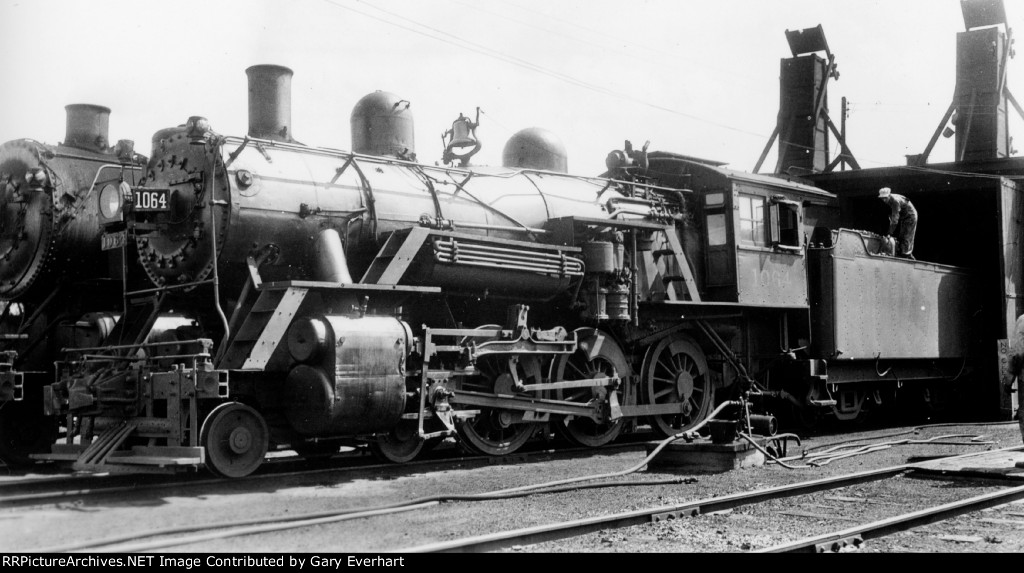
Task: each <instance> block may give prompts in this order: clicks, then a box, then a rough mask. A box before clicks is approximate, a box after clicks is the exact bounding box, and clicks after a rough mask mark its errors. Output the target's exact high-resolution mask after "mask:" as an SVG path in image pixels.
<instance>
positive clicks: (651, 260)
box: [637, 225, 700, 302]
mask: <svg viewBox="0 0 1024 573" xmlns="http://www.w3.org/2000/svg"><path fill="white" fill-rule="evenodd" d="M652 239H653V245H652V248H651V250H649V251H642V254H640V257H639V258H640V259H641V262H642V263H643V264H642V266H641V269H640V276H639V277H637V278H638V280H640V281H641V284H642V285H643V286H644V291H643V292H646V293H648V294H649V295H651V296H655V295H658V294H659V293H664V296H665V299H666V300H668V301H681V300H689V301H694V302H699V301H700V291H699V290H698V288H697V282H696V281H695V280H694V277H693V271H692V270H691V269H690V263H689V261H688V260H687V258H686V253H685V251H684V250H683V245H682V242H681V241H680V240H679V235H678V234H677V232H676V228H675V227H674V226H672V225H666V226H665V227H663V228H662V229H661V230H660V231H658V232H655V233H653V236H652ZM638 254H639V253H638Z"/></svg>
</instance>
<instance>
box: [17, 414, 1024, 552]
mask: <svg viewBox="0 0 1024 573" xmlns="http://www.w3.org/2000/svg"><path fill="white" fill-rule="evenodd" d="M899 432H909V429H907V428H903V429H883V430H872V431H864V432H859V433H856V434H852V435H851V434H848V435H845V436H843V437H842V438H837V437H831V436H826V435H822V436H815V437H809V438H805V439H804V441H803V444H802V446H801V448H796V447H795V446H793V445H791V447H790V451H789V454H791V455H792V454H793V453H794V451H796V450H798V449H808V448H813V447H814V446H817V445H821V444H829V443H833V442H837V441H839V440H840V439H842V440H848V439H857V440H861V441H863V442H870V443H883V442H894V441H897V440H904V439H910V438H915V439H921V438H930V437H934V436H939V435H949V434H967V435H971V436H976V435H982V436H984V438H983V439H984V440H985V441H989V442H992V443H991V444H985V445H945V444H917V445H912V446H911V445H892V447H889V448H886V449H882V450H880V451H875V452H872V453H868V454H864V455H860V456H856V457H851V458H847V459H842V460H837V461H835V462H832V463H830V464H828V465H825V466H822V467H816V468H804V469H793V470H789V469H785V468H782V467H780V466H778V465H775V464H768V465H764V466H759V467H748V468H743V469H739V470H734V471H729V472H724V473H697V472H680V471H678V470H670V469H666V468H663V467H651V468H645V469H643V470H641V471H639V472H636V473H634V474H632V475H629V476H626V477H622V478H616V479H629V480H658V479H664V478H670V477H688V478H693V479H692V480H689V481H690V482H691V483H684V484H675V485H651V486H643V487H639V486H633V487H615V488H603V489H586V490H577V491H572V492H565V493H557V494H542V495H534V496H530V497H524V498H517V499H506V500H495V501H487V502H454V503H443V504H440V505H436V506H433V507H429V508H426V509H419V510H415V511H409V512H403V513H399V514H392V515H388V516H379V517H370V518H364V519H358V520H348V521H341V522H336V523H329V524H323V525H317V526H313V527H303V528H299V529H289V530H283V531H276V532H273V533H261V534H252V535H245V536H240V537H230V538H224V539H208V540H205V541H200V542H193V543H189V544H186V545H179V546H174V547H167V548H152V549H146V548H145V547H141V546H135V549H140V547H141V550H144V551H171V552H196V553H209V552H225V551H227V552H241V553H273V552H297V553H306V552H310V553H321V554H323V553H335V552H340V553H348V552H387V551H400V550H405V549H410V548H415V547H418V546H421V545H424V544H429V543H435V542H441V541H446V540H452V539H458V538H462V537H467V536H471V535H479V534H482V533H490V532H495V531H505V530H512V529H518V528H522V527H529V526H534V525H542V524H549V523H553V522H558V521H564V520H571V519H580V518H584V517H593V516H598V515H607V514H615V513H621V512H624V511H629V510H636V509H644V508H649V507H655V506H667V505H672V504H680V503H684V502H687V501H693V500H698V499H705V498H710V497H714V496H721V495H724V494H729V493H736V492H744V491H750V490H754V489H760V488H767V487H772V486H776V485H781V484H786V483H795V482H801V481H808V480H812V479H819V478H822V477H826V476H835V475H842V474H848V473H853V472H857V471H864V470H869V469H876V468H883V467H890V466H896V465H900V464H904V463H906V462H907V461H908V460H910V459H912V458H913V459H917V458H929V457H934V456H946V455H956V454H963V453H971V452H979V451H985V450H992V449H998V448H1005V447H1010V446H1017V445H1020V444H1021V436H1020V433H1019V431H1018V428H1017V426H1016V425H1015V424H1001V425H988V426H960V427H941V428H939V427H936V428H925V429H922V430H919V431H918V432H916V433H904V434H903V435H899V436H893V434H896V433H899ZM958 440H963V441H966V440H965V439H964V438H958ZM645 457H646V450H644V449H642V448H634V449H627V450H618V451H609V452H602V453H594V454H590V455H586V456H582V457H565V456H561V455H542V456H538V457H531V458H529V459H528V460H527V461H520V462H518V463H507V464H506V463H494V464H488V463H480V462H470V461H464V462H457V463H455V465H453V466H447V467H445V468H444V469H437V466H435V465H430V466H419V465H410V466H405V467H399V468H389V469H374V470H358V471H347V472H343V471H333V472H332V471H326V472H317V473H311V474H306V475H299V476H288V477H282V478H280V479H275V480H270V481H268V480H261V481H253V482H252V483H247V482H244V481H241V482H236V483H230V484H227V485H223V484H221V485H217V486H208V487H203V488H198V489H197V488H195V487H187V488H186V487H183V488H181V489H180V490H158V491H156V492H139V493H138V494H137V495H120V496H116V497H115V496H112V497H108V498H86V499H83V500H81V501H79V502H70V503H62V504H59V505H56V506H54V505H50V506H40V507H34V508H6V509H0V532H2V535H0V552H6V553H9V552H22V551H34V550H38V549H42V548H48V547H49V548H52V547H55V546H63V545H66V544H69V543H72V542H78V541H83V540H97V539H104V538H109V537H111V536H113V535H122V534H130V533H133V532H134V533H136V534H137V533H138V532H140V531H145V530H149V529H153V528H156V527H171V526H182V525H188V524H197V523H219V522H224V521H228V520H237V519H250V518H253V517H257V516H267V515H273V516H278V517H290V516H295V515H298V514H306V513H313V512H324V511H328V510H338V509H347V508H361V507H368V506H374V505H380V504H385V503H393V502H395V501H405V500H410V499H415V498H418V497H422V496H428V495H435V494H440V493H447V494H461V493H476V492H488V491H496V490H500V489H505V488H511V487H518V486H523V485H531V484H537V483H546V482H550V481H555V480H561V479H565V478H570V477H578V476H591V475H598V474H606V473H609V472H618V471H623V470H626V469H628V468H631V467H633V466H635V465H637V464H638V463H640V462H641V461H642V460H643V459H644V458H645ZM793 463H794V464H799V463H800V462H793ZM1021 483H1024V482H1020V481H1018V482H1009V481H995V480H978V479H971V480H965V479H950V478H943V479H936V478H934V477H933V478H930V479H922V478H919V477H912V476H911V475H906V476H904V477H898V478H892V479H887V480H883V481H879V482H873V483H868V484H861V485H857V486H851V487H847V488H844V489H842V490H832V491H827V492H819V493H816V494H813V495H810V496H805V497H801V498H791V499H784V500H777V501H771V502H766V503H762V504H758V505H754V506H745V507H739V508H735V509H733V510H731V511H726V512H720V513H717V514H707V515H700V516H697V517H693V518H684V519H679V520H673V521H663V522H660V523H653V524H649V525H644V526H635V527H630V528H625V529H616V530H607V531H601V532H597V533H594V534H588V535H584V536H581V537H578V538H574V539H570V540H561V541H558V542H550V543H543V544H537V545H530V546H523V547H514V548H511V549H509V550H508V551H511V552H552V553H554V552H588V553H593V552H742V551H748V550H755V549H760V548H765V547H770V546H773V545H776V544H778V543H782V542H784V541H792V540H796V539H802V538H805V537H808V536H811V535H816V534H820V533H826V532H832V531H836V530H840V529H844V528H847V527H850V526H852V525H856V524H860V523H866V522H869V521H875V520H878V519H882V518H885V517H889V516H892V515H897V514H901V513H905V512H908V511H912V510H914V509H919V508H923V507H928V506H934V505H938V504H940V503H947V502H950V501H955V500H961V499H965V498H968V497H972V496H975V495H979V494H981V493H985V492H990V491H996V490H998V489H1002V488H1005V487H1008V486H1010V485H1019V484H1021ZM858 550H859V551H862V552H1020V551H1024V504H1009V505H1005V506H1002V507H999V508H993V509H990V510H986V511H982V512H977V513H974V514H969V515H965V516H960V517H957V518H954V519H951V520H948V521H944V522H941V523H935V524H930V525H928V526H924V527H919V528H915V529H913V530H910V531H907V532H903V533H899V534H896V535H893V536H890V537H887V538H885V539H879V540H870V541H868V542H867V543H866V544H865V545H864V546H862V547H861V548H860V549H858Z"/></svg>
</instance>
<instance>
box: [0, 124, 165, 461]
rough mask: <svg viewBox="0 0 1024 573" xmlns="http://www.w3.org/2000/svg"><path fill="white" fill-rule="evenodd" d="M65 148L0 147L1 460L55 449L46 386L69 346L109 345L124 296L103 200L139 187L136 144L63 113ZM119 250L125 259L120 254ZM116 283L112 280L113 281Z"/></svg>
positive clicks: (26, 143) (18, 143) (24, 143)
mask: <svg viewBox="0 0 1024 573" xmlns="http://www.w3.org/2000/svg"><path fill="white" fill-rule="evenodd" d="M66 112H67V131H66V134H65V138H64V141H63V143H61V144H58V145H48V144H44V143H40V142H38V141H34V140H31V139H17V140H12V141H8V142H6V143H3V144H2V145H0V261H2V263H0V356H2V358H0V403H4V407H3V409H2V412H0V459H3V460H4V461H5V462H7V463H18V462H23V461H27V454H28V453H30V452H32V451H38V450H39V448H40V447H44V446H47V445H48V443H47V442H48V441H49V440H50V439H51V438H52V435H51V434H52V429H53V428H52V426H53V424H51V423H50V422H49V421H46V420H44V419H43V418H42V417H41V410H40V408H39V404H40V400H41V396H42V394H41V393H42V387H43V385H44V384H45V383H46V382H49V381H51V380H52V374H53V367H52V364H53V356H54V355H55V354H56V353H57V352H58V351H59V349H60V348H63V347H73V346H76V345H86V346H91V345H95V344H98V343H100V342H102V341H103V339H104V337H105V336H106V334H107V333H108V332H109V331H110V329H111V328H112V325H113V322H114V320H115V317H114V315H113V314H112V312H114V311H116V309H117V308H119V307H120V297H119V296H118V295H116V294H114V293H113V292H111V290H110V289H112V288H114V289H117V288H119V286H120V284H121V280H120V278H121V277H120V275H121V273H120V270H114V269H116V268H119V267H117V264H118V261H113V260H108V259H109V257H108V254H109V253H110V251H105V250H103V246H102V245H101V235H102V228H101V227H100V220H101V216H102V211H103V207H102V204H101V201H100V199H101V197H102V196H106V195H110V194H111V193H118V192H120V191H118V190H119V189H121V190H123V189H127V188H128V186H130V185H133V184H135V183H136V182H137V181H136V179H135V176H136V174H139V173H140V172H141V165H142V164H144V163H145V160H144V158H141V157H140V156H138V155H137V154H135V152H134V149H133V147H134V145H133V143H132V142H131V141H129V140H121V141H118V142H117V143H116V144H114V145H111V144H110V143H111V142H110V141H109V140H108V123H109V116H110V110H109V109H108V108H105V107H102V106H98V105H91V104H72V105H68V106H67V107H66ZM119 252H120V251H118V253H119ZM112 276H116V277H117V280H116V281H112V280H111V277H112Z"/></svg>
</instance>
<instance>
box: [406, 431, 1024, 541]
mask: <svg viewBox="0 0 1024 573" xmlns="http://www.w3.org/2000/svg"><path fill="white" fill-rule="evenodd" d="M1021 450H1024V446H1015V447H1010V448H1003V449H1000V450H991V451H987V452H979V453H970V454H963V455H959V456H950V457H949V459H955V458H968V457H972V456H977V455H982V454H988V453H991V452H992V451H997V452H1000V451H1006V452H1010V451H1021ZM919 467H920V466H919V465H918V464H916V463H911V464H903V465H899V466H892V467H888V468H882V469H876V470H870V471H864V472H857V473H852V474H847V475H842V476H835V477H828V478H823V479H818V480H810V481H805V482H799V483H795V484H789V485H784V486H779V487H772V488H765V489H761V490H756V491H751V492H742V493H736V494H731V495H724V496H719V497H713V498H707V499H701V500H696V501H689V502H686V503H682V504H676V505H671V506H658V507H651V508H647V509H641V510H635V511H630V512H624V513H617V514H613V515H607V516H600V517H593V518H587V519H579V520H573V521H566V522H558V523H552V524H547V525H542V526H536V527H528V528H523V529H517V530H512V531H506V532H500V533H492V534H486V535H479V536H473V537H467V538H462V539H456V540H451V541H446V542H441V543H432V544H428V545H421V546H417V547H410V548H405V549H400V550H399V552H403V553H440V552H447V553H458V552H482V551H497V550H501V549H507V548H510V547H514V546H524V545H533V544H537V543H544V542H549V541H557V540H562V539H567V538H572V537H577V536H581V535H586V534H588V533H594V532H597V531H602V530H609V529H617V528H625V527H632V526H636V525H644V524H650V523H657V522H661V521H666V520H675V519H683V518H686V517H692V516H697V515H700V514H709V513H714V512H719V511H725V510H731V509H733V508H737V507H742V506H746V505H752V504H757V503H762V502H765V501H769V500H777V499H783V498H789V497H796V496H802V495H808V494H811V493H815V492H820V491H827V490H834V489H839V488H844V487H848V486H852V485H857V484H863V483H868V482H873V481H879V480H884V479H888V478H892V477H895V476H898V475H902V474H905V473H908V472H912V471H914V470H917V469H919ZM1018 499H1024V486H1021V487H1014V488H1008V489H1006V490H1004V491H1000V492H995V493H991V494H986V495H981V496H976V497H972V498H969V499H965V500H962V501H959V502H956V503H951V504H944V505H942V506H936V507H932V508H927V509H924V510H920V511H915V512H911V513H907V514H903V515H898V516H895V517H892V518H888V519H885V520H881V521H877V522H872V523H868V524H864V525H861V526H857V527H853V528H847V529H844V530H841V531H837V532H833V533H829V534H825V535H819V536H815V537H811V538H807V539H804V540H800V541H795V542H792V543H786V544H783V545H779V546H775V547H770V548H766V549H764V550H761V551H764V552H798V551H812V552H823V551H833V550H840V549H842V548H845V547H850V546H858V545H859V544H861V543H863V541H864V540H866V539H870V538H877V537H880V536H884V535H889V534H891V533H894V532H897V531H903V530H905V529H910V528H913V527H917V526H919V525H923V524H926V523H934V522H936V521H941V520H943V519H948V518H950V517H954V516H956V515H961V514H964V513H968V512H973V511H980V510H982V509H985V508H988V507H993V506H996V505H1001V504H1005V503H1009V502H1011V501H1015V500H1018Z"/></svg>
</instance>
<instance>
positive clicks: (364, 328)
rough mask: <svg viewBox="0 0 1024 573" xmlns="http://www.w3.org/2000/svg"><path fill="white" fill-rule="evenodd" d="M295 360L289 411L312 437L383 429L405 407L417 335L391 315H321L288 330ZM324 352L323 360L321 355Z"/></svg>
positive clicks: (287, 385)
mask: <svg viewBox="0 0 1024 573" xmlns="http://www.w3.org/2000/svg"><path fill="white" fill-rule="evenodd" d="M287 336H288V348H289V352H290V353H291V355H292V357H293V358H295V359H296V360H301V361H305V362H310V361H312V362H311V363H305V364H298V365H296V366H294V367H293V368H292V369H291V371H290V372H289V373H288V378H287V380H286V382H285V391H284V406H285V416H286V417H287V419H288V421H289V423H290V424H291V425H292V427H293V428H294V429H295V430H296V431H297V432H299V433H300V434H302V435H303V436H306V437H324V436H332V435H340V434H351V433H362V432H379V431H386V430H389V429H391V428H393V427H394V426H395V425H396V424H397V423H398V421H399V420H400V419H401V416H402V412H403V411H404V409H405V360H406V358H407V356H408V351H409V347H410V342H411V340H412V334H411V329H410V328H409V326H408V325H407V324H405V323H404V322H402V321H400V320H397V319H395V318H389V317H364V318H347V317H343V316H321V317H310V318H301V319H299V320H296V321H295V322H294V323H293V324H292V326H291V328H290V329H289V332H288V335H287ZM318 358H319V360H317V359H318Z"/></svg>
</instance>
